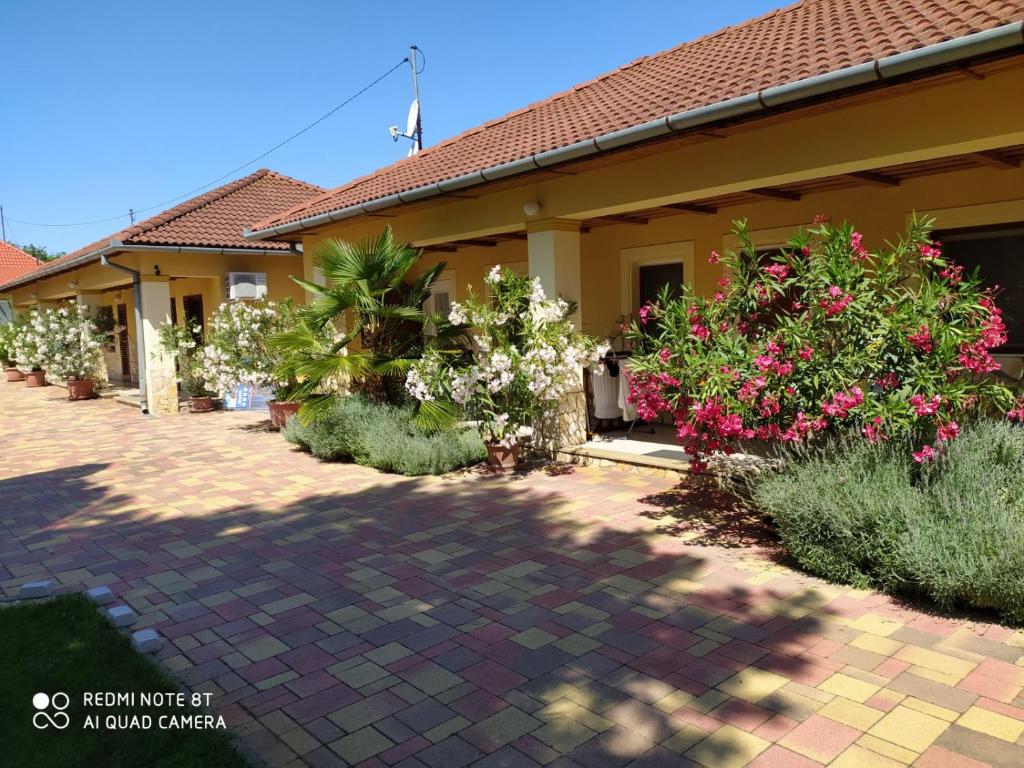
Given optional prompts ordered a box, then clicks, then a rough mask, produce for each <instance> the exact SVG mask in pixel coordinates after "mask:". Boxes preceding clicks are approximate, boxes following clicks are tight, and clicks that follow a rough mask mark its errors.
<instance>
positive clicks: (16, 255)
mask: <svg viewBox="0 0 1024 768" xmlns="http://www.w3.org/2000/svg"><path fill="white" fill-rule="evenodd" d="M38 266H39V261H38V260H37V259H36V257H35V256H30V255H29V254H27V253H25V252H24V251H23V250H21V248H17V247H16V246H13V245H11V244H10V243H5V242H4V241H3V240H0V283H6V282H7V281H8V280H14V279H15V278H17V277H21V276H22V275H24V274H26V273H27V272H31V271H32V270H33V269H35V268H36V267H38Z"/></svg>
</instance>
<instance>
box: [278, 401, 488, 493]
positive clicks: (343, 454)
mask: <svg viewBox="0 0 1024 768" xmlns="http://www.w3.org/2000/svg"><path fill="white" fill-rule="evenodd" d="M283 434H284V436H285V438H286V439H287V440H288V441H289V442H291V443H295V444H296V445H298V446H299V447H301V448H302V449H304V450H307V451H309V452H310V453H312V454H313V455H314V456H316V457H317V458H319V459H323V460H324V461H354V462H355V463H357V464H362V465H363V466H366V467H373V468H374V469H379V470H380V471H382V472H393V473H396V474H400V475H442V474H444V473H445V472H451V471H452V470H453V469H458V468H459V467H467V466H469V465H471V464H476V463H477V462H479V461H482V460H483V458H484V456H485V455H486V450H485V449H484V444H483V441H481V440H480V436H479V435H478V434H477V433H476V430H472V429H448V430H442V431H440V432H428V431H426V430H424V429H421V428H420V427H417V426H416V425H415V424H414V423H413V406H412V405H400V406H396V405H379V404H377V403H372V402H369V401H368V400H366V399H364V398H362V397H359V396H357V395H352V396H348V397H342V398H339V399H338V401H337V403H335V404H334V406H333V407H332V408H331V409H330V410H329V411H327V412H326V413H325V414H323V415H322V416H320V417H319V418H317V420H316V421H314V422H313V423H311V424H302V423H301V422H300V421H299V419H291V420H289V422H288V425H287V426H286V427H285V428H284V430H283Z"/></svg>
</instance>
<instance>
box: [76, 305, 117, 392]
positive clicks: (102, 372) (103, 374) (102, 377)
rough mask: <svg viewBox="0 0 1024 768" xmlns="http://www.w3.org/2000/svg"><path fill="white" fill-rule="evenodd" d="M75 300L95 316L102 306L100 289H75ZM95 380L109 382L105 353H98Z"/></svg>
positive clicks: (102, 383)
mask: <svg viewBox="0 0 1024 768" xmlns="http://www.w3.org/2000/svg"><path fill="white" fill-rule="evenodd" d="M75 302H76V303H77V304H81V305H83V306H86V307H88V308H89V313H90V314H91V315H92V316H93V317H95V316H96V313H97V311H98V310H99V308H100V307H101V306H104V304H105V302H104V300H103V292H102V291H76V292H75ZM96 382H97V383H98V384H99V385H101V386H103V385H106V384H108V383H109V382H110V377H109V375H108V374H107V359H106V354H101V355H100V364H99V368H98V369H97V370H96Z"/></svg>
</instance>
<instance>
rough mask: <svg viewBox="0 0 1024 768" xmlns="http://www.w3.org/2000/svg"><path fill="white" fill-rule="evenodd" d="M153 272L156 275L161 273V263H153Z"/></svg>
mask: <svg viewBox="0 0 1024 768" xmlns="http://www.w3.org/2000/svg"><path fill="white" fill-rule="evenodd" d="M153 274H154V275H159V274H160V265H159V264H154V265H153Z"/></svg>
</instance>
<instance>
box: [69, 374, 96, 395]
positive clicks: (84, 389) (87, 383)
mask: <svg viewBox="0 0 1024 768" xmlns="http://www.w3.org/2000/svg"><path fill="white" fill-rule="evenodd" d="M95 391H96V382H95V381H93V380H92V379H68V400H89V399H91V398H92V397H93V395H94V394H95Z"/></svg>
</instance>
